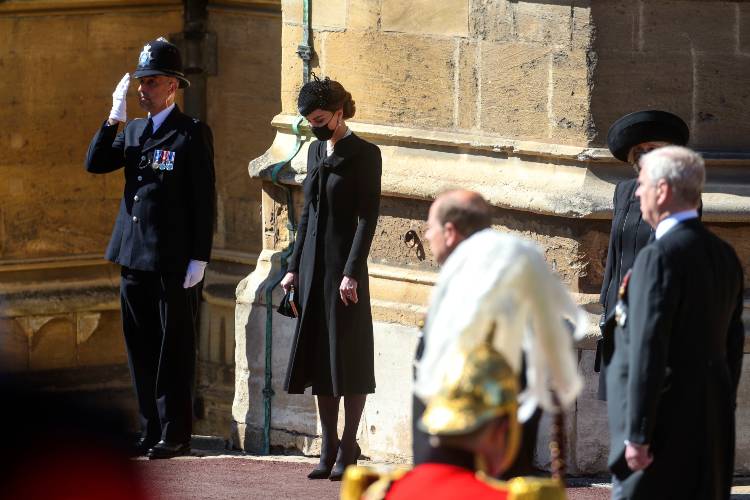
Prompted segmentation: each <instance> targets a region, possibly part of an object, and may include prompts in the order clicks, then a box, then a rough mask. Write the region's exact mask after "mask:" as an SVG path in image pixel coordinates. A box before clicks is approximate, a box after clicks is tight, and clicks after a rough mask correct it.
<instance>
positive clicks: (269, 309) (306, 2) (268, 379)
mask: <svg viewBox="0 0 750 500" xmlns="http://www.w3.org/2000/svg"><path fill="white" fill-rule="evenodd" d="M302 24H303V26H304V35H303V37H302V43H301V44H300V45H299V46H298V47H297V55H299V57H300V58H301V59H302V61H303V65H302V66H303V67H302V81H303V83H307V82H308V81H310V60H311V59H312V47H311V46H310V0H302ZM303 120H304V118H303V117H302V116H298V117H297V119H296V120H295V121H294V123H293V125H292V131H293V132H294V135H295V136H296V138H297V140H296V142H295V145H294V148H293V149H292V151H291V152H290V154H289V156H288V157H287V158H286V159H285V160H283V161H280V162H278V163H275V164H273V165H272V166H271V182H272V183H273V185H274V186H276V187H278V188H280V189H282V190H283V191H284V193H285V195H286V209H287V215H288V222H287V229H288V230H289V245H288V246H287V247H286V248H285V249H284V250H283V251H282V252H281V270H280V271H279V273H278V274H277V275H276V276H274V277H273V278H272V279H270V280H269V282H268V284H267V285H266V289H265V300H266V336H265V355H266V356H265V358H266V359H265V361H266V364H265V384H264V386H263V454H264V455H268V454H270V453H271V403H272V400H273V396H274V390H273V384H272V381H273V360H272V354H273V290H274V288H276V287H277V286H278V285H279V283H280V282H281V280H282V279H283V278H284V275H285V274H286V269H287V259H288V258H289V256H290V255H291V254H292V251H293V250H294V240H295V238H296V232H297V222H296V218H295V216H294V200H293V198H292V190H291V189H290V188H289V186H285V185H283V184H281V183H280V182H279V173H280V172H281V170H282V169H283V168H284V167H285V166H286V165H288V164H289V162H291V161H292V159H293V158H294V157H295V156H297V153H299V150H300V149H301V148H302V142H303V137H302V134H301V133H300V130H299V126H300V124H301V123H302V121H303Z"/></svg>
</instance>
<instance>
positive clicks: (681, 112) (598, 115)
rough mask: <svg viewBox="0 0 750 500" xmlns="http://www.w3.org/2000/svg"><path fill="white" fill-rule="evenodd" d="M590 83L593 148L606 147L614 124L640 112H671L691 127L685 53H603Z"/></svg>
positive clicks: (690, 71)
mask: <svg viewBox="0 0 750 500" xmlns="http://www.w3.org/2000/svg"><path fill="white" fill-rule="evenodd" d="M593 83H594V86H593V89H592V91H591V115H592V118H593V123H594V126H595V127H596V136H595V138H592V139H593V141H594V144H596V145H600V144H601V145H604V144H605V143H606V139H607V130H608V129H609V127H610V126H611V125H612V123H614V121H615V120H617V119H618V118H620V117H621V116H623V115H625V114H627V113H631V112H633V111H639V110H642V109H654V108H656V109H663V110H665V111H671V112H672V113H675V114H677V115H678V116H680V117H682V118H683V119H684V120H685V121H686V122H687V123H688V125H690V124H691V119H692V114H693V113H692V110H693V105H692V101H693V92H694V89H693V61H692V58H691V56H690V54H689V53H674V54H670V56H669V57H663V56H662V55H661V54H660V53H658V52H607V53H606V54H602V55H600V56H599V60H598V63H597V66H596V70H595V72H594V79H593Z"/></svg>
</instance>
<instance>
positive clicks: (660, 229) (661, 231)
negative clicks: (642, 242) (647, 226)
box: [654, 209, 698, 240]
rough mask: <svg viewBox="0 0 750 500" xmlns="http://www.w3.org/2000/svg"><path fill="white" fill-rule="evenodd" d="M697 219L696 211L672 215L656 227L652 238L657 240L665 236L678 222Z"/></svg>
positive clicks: (685, 211)
mask: <svg viewBox="0 0 750 500" xmlns="http://www.w3.org/2000/svg"><path fill="white" fill-rule="evenodd" d="M697 218H698V210H696V209H692V210H683V211H682V212H677V213H675V214H672V215H670V216H669V217H667V218H666V219H664V220H663V221H661V222H660V223H659V224H658V225H657V226H656V234H655V235H654V237H655V238H656V239H657V240H658V239H659V238H661V237H662V236H664V235H665V234H667V231H669V230H670V229H672V228H673V227H675V226H676V225H677V224H679V223H680V222H682V221H686V220H688V219H697Z"/></svg>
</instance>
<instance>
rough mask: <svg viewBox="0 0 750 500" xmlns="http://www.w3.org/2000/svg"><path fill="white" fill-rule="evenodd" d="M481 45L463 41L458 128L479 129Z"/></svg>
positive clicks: (457, 111) (459, 74) (459, 66)
mask: <svg viewBox="0 0 750 500" xmlns="http://www.w3.org/2000/svg"><path fill="white" fill-rule="evenodd" d="M478 55H479V43H478V42H475V41H465V40H461V42H460V45H459V60H458V69H457V71H458V96H457V103H456V105H457V109H456V115H457V116H456V118H457V120H456V127H457V128H459V129H467V130H472V129H475V128H477V126H478V123H477V106H478V103H477V96H478V93H479V71H480V66H479V64H478V63H479V60H478Z"/></svg>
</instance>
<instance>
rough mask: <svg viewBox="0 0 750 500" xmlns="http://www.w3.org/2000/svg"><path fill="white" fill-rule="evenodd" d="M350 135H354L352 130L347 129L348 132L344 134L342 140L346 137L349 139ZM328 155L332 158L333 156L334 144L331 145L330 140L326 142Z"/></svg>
mask: <svg viewBox="0 0 750 500" xmlns="http://www.w3.org/2000/svg"><path fill="white" fill-rule="evenodd" d="M350 135H352V129H350V128H347V129H346V132H344V137H342V138H341V139H344V138H345V137H349V136H350ZM341 139H339V140H341ZM326 154H327V155H328V156H331V155H332V154H333V144H331V140H330V139H329V140H327V141H326Z"/></svg>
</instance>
